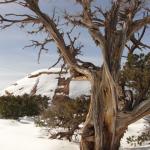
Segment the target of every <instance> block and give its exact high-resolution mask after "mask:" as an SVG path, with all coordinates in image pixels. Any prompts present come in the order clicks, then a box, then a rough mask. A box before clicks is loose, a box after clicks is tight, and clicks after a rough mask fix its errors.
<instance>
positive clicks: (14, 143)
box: [0, 119, 79, 150]
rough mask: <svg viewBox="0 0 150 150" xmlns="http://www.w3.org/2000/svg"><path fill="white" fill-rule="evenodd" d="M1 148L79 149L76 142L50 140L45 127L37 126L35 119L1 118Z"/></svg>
mask: <svg viewBox="0 0 150 150" xmlns="http://www.w3.org/2000/svg"><path fill="white" fill-rule="evenodd" d="M0 149H1V150H78V149H79V146H78V145H77V144H75V143H70V142H68V141H62V140H50V139H48V136H47V135H46V132H45V131H44V129H43V128H40V127H36V126H35V124H34V123H33V121H30V120H27V119H23V120H21V121H20V122H18V121H15V120H5V119H0Z"/></svg>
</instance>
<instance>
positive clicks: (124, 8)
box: [0, 0, 150, 150]
mask: <svg viewBox="0 0 150 150" xmlns="http://www.w3.org/2000/svg"><path fill="white" fill-rule="evenodd" d="M145 1H146V0H115V1H112V2H111V7H110V8H108V9H106V11H104V10H105V9H102V8H101V7H100V2H99V1H98V0H97V1H94V0H76V3H78V5H81V7H82V9H80V11H81V12H80V13H78V14H74V15H72V13H71V14H70V13H69V12H67V10H66V11H65V18H64V19H65V23H67V25H68V24H71V25H73V28H72V30H73V29H74V28H76V27H83V28H86V29H87V31H88V32H89V34H90V36H91V37H92V39H93V41H94V42H95V44H96V45H97V48H98V49H100V50H101V51H102V53H103V60H104V61H103V64H102V66H95V65H94V64H92V65H91V63H86V62H83V61H80V60H79V59H78V58H77V57H76V56H77V55H78V54H79V53H80V51H81V48H82V47H83V46H82V44H80V45H77V44H76V41H77V40H78V37H74V38H73V37H72V34H71V33H72V30H71V31H70V32H65V31H62V30H60V23H59V17H58V18H56V15H55V11H54V13H53V15H52V16H49V15H47V14H46V13H44V12H43V11H42V10H41V7H40V6H39V5H40V3H39V0H2V1H1V2H0V4H3V5H7V4H9V3H16V5H19V6H20V7H23V8H27V9H29V10H31V11H32V12H33V14H31V15H29V14H14V13H13V12H12V13H10V14H6V15H1V16H0V21H1V27H2V28H3V29H5V28H7V27H10V26H12V25H14V24H20V26H21V27H24V26H25V25H27V24H32V25H33V27H35V29H33V30H32V31H31V32H29V33H30V34H36V33H38V32H45V33H47V37H46V40H44V41H42V42H39V41H32V42H33V43H32V44H31V45H30V46H36V47H39V48H40V52H41V51H42V50H47V49H45V47H44V46H45V45H46V44H47V43H49V42H54V43H55V44H56V46H57V49H58V54H59V60H60V59H62V60H63V61H64V62H65V64H66V65H67V67H68V68H69V69H70V71H72V72H74V73H77V74H78V75H83V76H86V78H88V80H89V81H90V82H91V86H92V89H91V104H90V108H89V112H88V114H87V118H86V121H85V123H84V127H83V130H82V137H81V144H80V149H81V150H117V149H119V146H120V139H121V138H122V137H123V134H124V133H125V131H126V129H127V127H128V125H129V124H131V123H133V122H135V121H137V120H138V119H140V118H142V117H144V116H145V115H147V114H149V113H150V99H148V100H145V101H143V102H141V103H139V104H138V105H137V106H136V107H135V108H134V109H133V110H131V111H126V112H124V111H119V110H118V99H119V97H120V95H119V92H118V89H119V88H118V81H119V75H118V74H119V72H120V65H121V58H122V54H123V52H124V50H125V47H126V48H128V49H129V51H128V52H129V53H133V52H134V51H135V49H142V48H147V49H148V48H150V47H149V46H148V45H146V44H145V43H143V41H142V38H143V36H144V34H145V33H146V29H147V25H148V24H150V15H149V11H150V10H149V8H148V7H147V6H148V5H144V2H145ZM44 2H45V1H43V3H44ZM49 2H50V1H49ZM95 2H97V5H96V6H95V5H94V4H95ZM98 2H99V3H98ZM139 14H140V15H139ZM12 18H13V19H12ZM142 29H143V30H142ZM137 32H139V34H136V33H137ZM65 36H66V37H68V40H67V42H66V40H65V38H64V37H65ZM68 41H69V42H70V44H68ZM131 44H132V45H131ZM39 55H40V53H39ZM58 62H59V61H58ZM84 64H89V65H84ZM93 66H94V67H93ZM91 133H92V134H91Z"/></svg>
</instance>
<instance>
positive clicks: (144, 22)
mask: <svg viewBox="0 0 150 150" xmlns="http://www.w3.org/2000/svg"><path fill="white" fill-rule="evenodd" d="M148 24H150V16H147V17H144V18H143V19H140V20H136V21H134V22H133V23H132V24H131V26H130V28H129V30H128V32H127V37H128V39H129V38H130V37H131V36H132V35H133V34H134V33H135V32H137V31H139V30H140V29H141V28H143V27H144V26H146V25H148Z"/></svg>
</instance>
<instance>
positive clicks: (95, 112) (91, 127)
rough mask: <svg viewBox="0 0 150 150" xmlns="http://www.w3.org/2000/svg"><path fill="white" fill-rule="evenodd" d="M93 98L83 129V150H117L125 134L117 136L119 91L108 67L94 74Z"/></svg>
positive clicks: (92, 80)
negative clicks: (100, 73) (100, 72)
mask: <svg viewBox="0 0 150 150" xmlns="http://www.w3.org/2000/svg"><path fill="white" fill-rule="evenodd" d="M91 83H92V98H91V104H90V109H89V114H88V115H87V118H86V123H85V126H84V128H83V135H82V140H81V150H117V149H118V148H119V146H120V144H119V143H120V139H121V138H122V135H123V134H119V135H116V117H117V105H116V101H117V91H116V86H115V83H114V81H113V79H112V77H111V74H110V72H109V70H108V68H107V66H106V65H104V66H103V71H102V75H101V76H100V75H99V74H98V73H93V74H92V79H91Z"/></svg>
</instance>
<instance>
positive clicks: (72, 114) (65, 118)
mask: <svg viewBox="0 0 150 150" xmlns="http://www.w3.org/2000/svg"><path fill="white" fill-rule="evenodd" d="M88 106H89V99H86V98H85V97H84V96H81V97H78V98H76V99H70V100H69V99H68V100H63V101H59V102H57V103H55V104H53V105H52V106H50V107H49V108H48V109H47V110H46V111H44V112H43V114H42V116H41V117H39V118H38V120H37V124H39V125H44V126H45V125H46V126H48V127H50V128H62V129H65V132H57V133H55V134H52V136H51V138H58V139H62V138H67V139H68V140H71V138H72V136H73V135H74V132H75V131H76V130H77V129H79V125H80V124H81V123H83V122H84V121H85V118H86V115H87V112H88Z"/></svg>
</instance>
